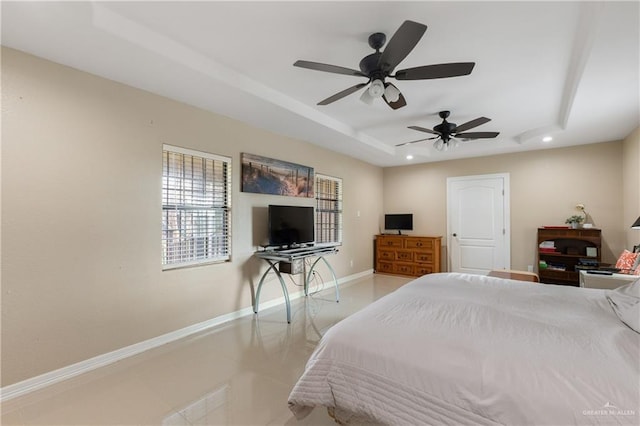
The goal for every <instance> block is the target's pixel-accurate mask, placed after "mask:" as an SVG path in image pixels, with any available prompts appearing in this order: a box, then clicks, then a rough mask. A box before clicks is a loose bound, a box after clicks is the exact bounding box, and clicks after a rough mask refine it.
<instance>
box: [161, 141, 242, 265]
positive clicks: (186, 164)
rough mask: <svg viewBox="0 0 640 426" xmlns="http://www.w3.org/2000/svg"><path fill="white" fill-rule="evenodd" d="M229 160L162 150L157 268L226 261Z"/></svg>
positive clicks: (169, 148) (175, 149)
mask: <svg viewBox="0 0 640 426" xmlns="http://www.w3.org/2000/svg"><path fill="white" fill-rule="evenodd" d="M230 216H231V159H230V158H228V157H221V156H218V155H213V154H207V153H204V152H198V151H191V150H189V149H184V148H178V147H175V146H170V145H163V147H162V265H163V269H169V268H175V267H180V266H189V265H196V264H201V263H207V262H214V261H225V260H229V258H230V252H231V235H230Z"/></svg>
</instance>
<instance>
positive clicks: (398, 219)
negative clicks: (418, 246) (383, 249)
mask: <svg viewBox="0 0 640 426" xmlns="http://www.w3.org/2000/svg"><path fill="white" fill-rule="evenodd" d="M384 229H385V230H388V231H398V234H401V232H400V231H403V230H405V231H411V230H413V214H411V213H404V214H385V215H384Z"/></svg>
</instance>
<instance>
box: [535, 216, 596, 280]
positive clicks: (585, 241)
mask: <svg viewBox="0 0 640 426" xmlns="http://www.w3.org/2000/svg"><path fill="white" fill-rule="evenodd" d="M601 233H602V231H601V230H600V229H595V228H589V229H585V228H578V229H563V228H538V243H537V244H538V246H537V247H538V249H537V251H538V275H539V277H540V282H542V283H548V284H563V285H571V286H579V285H580V272H579V270H576V265H578V262H579V260H580V259H592V260H595V261H597V262H598V264H599V263H600V261H601V256H602V253H601V252H602V250H601V248H602V236H601ZM543 241H554V243H555V248H556V250H557V253H552V252H547V251H542V250H540V243H542V242H543ZM587 247H593V248H595V249H596V256H587ZM541 260H544V261H545V262H546V263H547V265H562V266H563V267H564V270H556V269H553V268H550V267H547V268H540V266H539V265H540V261H541Z"/></svg>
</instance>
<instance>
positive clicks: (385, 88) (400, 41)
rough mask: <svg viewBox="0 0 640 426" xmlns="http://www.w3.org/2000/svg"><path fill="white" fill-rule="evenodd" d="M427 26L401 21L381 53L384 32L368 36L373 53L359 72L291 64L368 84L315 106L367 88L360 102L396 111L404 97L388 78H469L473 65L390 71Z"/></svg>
mask: <svg viewBox="0 0 640 426" xmlns="http://www.w3.org/2000/svg"><path fill="white" fill-rule="evenodd" d="M426 30H427V26H426V25H424V24H420V23H418V22H413V21H404V22H403V23H402V25H400V28H398V30H397V31H396V32H395V33H394V34H393V36H392V37H391V39H390V40H389V43H387V46H386V47H385V49H384V51H382V52H381V51H380V49H381V48H382V46H384V44H385V42H386V40H387V37H386V35H385V34H384V33H374V34H371V35H370V36H369V39H368V42H369V46H370V47H371V48H372V49H374V50H375V52H374V53H371V54H370V55H367V56H365V57H364V58H362V59H361V60H360V64H359V67H360V71H358V70H354V69H351V68H345V67H341V66H337V65H330V64H323V63H320V62H311V61H303V60H299V61H296V62H295V63H294V64H293V65H294V66H296V67H300V68H307V69H311V70H315V71H323V72H329V73H334V74H343V75H351V76H355V77H365V78H367V79H368V80H369V81H368V82H366V83H360V84H357V85H355V86H351V87H349V88H347V89H345V90H342V91H341V92H338V93H336V94H334V95H332V96H330V97H328V98H327V99H324V100H322V101H320V102H318V105H328V104H330V103H333V102H335V101H337V100H339V99H342V98H344V97H346V96H348V95H350V94H352V93H354V92H356V91H358V90H360V89H362V88H363V87H366V86H367V85H369V88H368V89H367V90H365V93H367V92H368V94H367V95H365V94H363V95H361V97H360V99H361V100H362V101H363V102H365V103H367V104H372V103H373V100H374V99H375V98H379V97H382V99H383V100H384V101H385V103H386V104H387V105H389V107H391V108H392V109H394V110H395V109H398V108H402V107H404V106H405V105H406V104H407V102H406V100H405V99H404V96H403V95H402V93H401V92H400V90H398V88H397V87H395V86H394V85H393V84H391V83H389V82H387V81H385V79H387V78H395V79H396V80H430V79H436V78H448V77H459V76H463V75H469V74H470V73H471V71H472V70H473V67H474V66H475V63H474V62H457V63H449V64H435V65H424V66H420V67H414V68H407V69H404V70H399V71H396V73H395V74H393V71H394V69H395V67H396V66H398V65H399V64H400V62H402V61H403V60H404V59H405V58H406V57H407V55H409V53H411V51H412V50H413V48H414V47H415V46H416V45H417V44H418V42H419V41H420V39H421V38H422V36H423V35H424V33H425V31H426Z"/></svg>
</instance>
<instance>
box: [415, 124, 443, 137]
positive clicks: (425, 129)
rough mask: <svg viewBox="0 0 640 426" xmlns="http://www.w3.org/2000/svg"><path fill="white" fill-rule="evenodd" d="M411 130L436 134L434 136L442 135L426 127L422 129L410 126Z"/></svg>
mask: <svg viewBox="0 0 640 426" xmlns="http://www.w3.org/2000/svg"><path fill="white" fill-rule="evenodd" d="M409 129H413V130H417V131H419V132H425V133H431V134H434V135H440V133H439V132H435V131H433V130H431V129H427V128H425V127H420V126H409Z"/></svg>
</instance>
